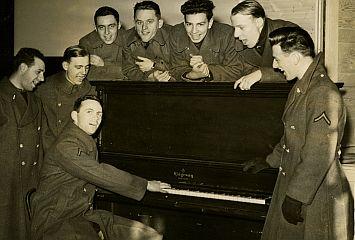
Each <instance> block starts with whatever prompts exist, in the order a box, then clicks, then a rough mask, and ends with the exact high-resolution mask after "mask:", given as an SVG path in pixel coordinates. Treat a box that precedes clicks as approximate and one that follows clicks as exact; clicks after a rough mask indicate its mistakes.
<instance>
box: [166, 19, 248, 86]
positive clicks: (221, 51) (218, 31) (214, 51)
mask: <svg viewBox="0 0 355 240" xmlns="http://www.w3.org/2000/svg"><path fill="white" fill-rule="evenodd" d="M170 43H171V45H170V47H171V58H170V64H171V66H172V69H171V71H172V74H173V76H174V78H175V79H176V80H177V81H179V80H181V77H182V75H183V74H184V73H187V72H190V71H191V70H192V67H191V66H190V59H191V56H190V54H193V55H201V56H202V57H203V61H204V62H205V63H206V64H207V65H208V69H209V70H210V73H212V76H213V79H212V81H224V82H226V81H231V82H234V81H236V80H237V79H239V78H240V77H242V76H243V68H244V66H243V63H242V61H241V57H240V56H239V55H238V53H237V51H236V50H235V39H234V30H233V28H232V27H231V26H229V25H227V24H223V23H218V22H214V23H213V24H212V27H211V28H210V29H209V30H208V32H207V35H206V36H205V39H204V40H203V43H202V45H201V48H200V50H199V49H198V48H197V47H196V46H195V44H194V43H193V42H192V41H191V40H190V38H189V36H188V35H187V33H186V30H185V27H184V23H180V24H178V25H175V26H174V27H173V30H172V34H171V41H170Z"/></svg>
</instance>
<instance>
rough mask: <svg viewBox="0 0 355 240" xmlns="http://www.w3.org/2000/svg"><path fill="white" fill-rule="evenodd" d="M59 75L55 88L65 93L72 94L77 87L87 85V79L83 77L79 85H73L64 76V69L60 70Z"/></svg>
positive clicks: (80, 87)
mask: <svg viewBox="0 0 355 240" xmlns="http://www.w3.org/2000/svg"><path fill="white" fill-rule="evenodd" d="M59 74H60V75H61V76H60V77H59V79H58V81H57V82H56V83H57V88H58V90H61V91H63V92H65V93H67V94H72V93H74V92H77V91H78V90H79V89H82V88H84V87H86V86H87V85H88V81H87V79H86V78H85V79H84V80H83V82H82V83H81V84H80V85H75V84H72V83H71V82H69V81H68V79H67V78H66V76H65V71H62V72H61V73H59Z"/></svg>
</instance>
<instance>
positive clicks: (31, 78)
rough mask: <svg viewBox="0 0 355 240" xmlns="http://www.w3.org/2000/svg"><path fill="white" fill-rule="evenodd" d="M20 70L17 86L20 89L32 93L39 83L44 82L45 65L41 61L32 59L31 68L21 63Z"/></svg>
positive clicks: (35, 58)
mask: <svg viewBox="0 0 355 240" xmlns="http://www.w3.org/2000/svg"><path fill="white" fill-rule="evenodd" d="M20 69H21V72H22V78H21V82H20V83H19V86H18V87H19V88H20V89H23V90H26V91H32V90H33V89H34V88H35V87H36V86H37V85H38V84H39V83H40V82H43V81H44V76H43V74H44V71H45V64H44V62H43V61H42V60H41V59H39V58H37V57H34V62H33V65H31V66H27V65H26V64H25V63H21V65H20Z"/></svg>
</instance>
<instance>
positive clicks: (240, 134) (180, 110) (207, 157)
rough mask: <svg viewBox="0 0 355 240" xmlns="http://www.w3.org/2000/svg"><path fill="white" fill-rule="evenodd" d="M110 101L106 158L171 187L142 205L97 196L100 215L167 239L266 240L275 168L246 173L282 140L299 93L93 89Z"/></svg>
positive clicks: (277, 86)
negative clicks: (290, 104)
mask: <svg viewBox="0 0 355 240" xmlns="http://www.w3.org/2000/svg"><path fill="white" fill-rule="evenodd" d="M93 84H94V85H96V87H97V90H98V92H99V95H100V97H101V99H102V100H103V109H104V119H103V124H102V128H101V132H100V136H99V141H98V142H99V159H100V161H101V162H106V163H109V164H111V165H114V166H116V167H117V168H120V169H123V170H126V171H128V172H130V173H133V174H136V175H138V176H142V177H144V178H146V179H148V180H161V181H164V182H168V183H170V184H171V185H172V187H173V189H172V190H171V191H169V193H167V194H161V193H151V192H147V193H146V195H145V196H144V198H143V200H142V201H139V202H138V201H135V200H131V199H128V198H125V197H122V196H119V195H117V194H114V193H111V192H107V191H103V190H102V191H101V190H100V191H98V193H97V195H96V198H95V204H96V207H97V208H99V209H106V210H109V211H113V212H114V213H115V214H118V215H121V216H125V217H128V218H131V219H135V220H139V221H141V222H143V223H145V224H147V225H150V226H152V227H154V228H155V229H157V230H158V231H159V232H161V233H162V234H164V239H167V240H196V239H211V240H216V239H220V240H222V239H223V240H229V239H233V240H235V239H238V240H244V239H245V240H252V239H260V236H261V232H262V228H263V224H264V221H265V217H266V214H267V210H268V203H269V200H270V199H271V196H272V191H273V187H274V184H275V180H276V177H277V170H276V169H267V170H264V171H262V172H260V173H257V174H252V173H246V172H243V170H242V163H243V162H245V161H247V160H249V159H253V158H257V157H262V158H265V157H266V155H267V154H269V153H270V152H271V150H272V147H273V146H274V145H275V144H276V143H277V142H278V141H279V139H280V137H281V135H282V131H283V126H282V122H281V116H282V112H283V108H284V105H285V102H286V99H287V94H288V92H289V90H290V89H291V87H292V85H291V84H289V83H286V82H285V83H263V84H256V85H255V86H254V87H253V88H252V89H251V90H250V91H241V90H234V89H233V83H155V82H93Z"/></svg>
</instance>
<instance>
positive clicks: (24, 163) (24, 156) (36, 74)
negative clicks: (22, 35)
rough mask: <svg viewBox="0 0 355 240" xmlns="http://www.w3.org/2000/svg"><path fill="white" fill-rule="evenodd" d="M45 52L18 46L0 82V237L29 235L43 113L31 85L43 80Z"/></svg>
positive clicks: (39, 163)
mask: <svg viewBox="0 0 355 240" xmlns="http://www.w3.org/2000/svg"><path fill="white" fill-rule="evenodd" d="M44 71H45V63H44V56H43V54H42V53H41V52H39V51H38V50H37V49H33V48H21V49H20V50H19V51H18V53H17V54H16V56H15V58H14V63H13V71H12V73H11V74H10V76H9V77H5V78H3V79H2V80H1V82H0V137H1V143H0V169H1V181H0V189H1V194H0V202H1V203H0V239H18V240H27V239H29V217H28V215H27V212H26V208H25V200H24V199H25V196H26V193H27V192H28V191H29V190H30V189H32V188H35V187H36V186H37V183H38V180H39V171H40V167H41V165H42V157H43V151H42V140H41V133H42V123H43V124H44V122H45V121H44V118H43V117H44V113H43V109H42V104H41V101H40V99H38V98H37V97H36V96H35V95H34V94H33V92H32V91H33V89H34V88H35V87H36V86H37V85H38V84H39V83H40V82H43V81H44V77H43V73H44Z"/></svg>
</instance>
